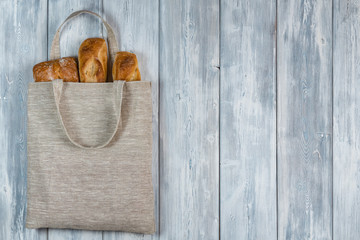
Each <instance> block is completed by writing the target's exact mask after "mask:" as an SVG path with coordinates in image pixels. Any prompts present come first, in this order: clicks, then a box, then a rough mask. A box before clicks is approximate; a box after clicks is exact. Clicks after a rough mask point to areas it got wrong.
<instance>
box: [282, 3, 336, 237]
mask: <svg viewBox="0 0 360 240" xmlns="http://www.w3.org/2000/svg"><path fill="white" fill-rule="evenodd" d="M277 7H278V9H277V12H278V16H277V20H278V21H277V22H278V33H277V37H278V38H277V76H278V77H277V155H278V159H277V165H278V173H277V179H278V238H279V239H331V238H332V24H331V22H332V4H331V1H330V2H329V1H325V0H320V1H307V0H301V1H298V0H289V1H285V0H279V1H278V3H277Z"/></svg>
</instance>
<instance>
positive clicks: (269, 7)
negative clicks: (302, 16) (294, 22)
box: [220, 0, 277, 240]
mask: <svg viewBox="0 0 360 240" xmlns="http://www.w3.org/2000/svg"><path fill="white" fill-rule="evenodd" d="M221 3H222V4H221V14H220V16H221V21H220V22H221V25H220V29H221V33H220V34H221V36H220V37H221V58H220V59H221V61H220V62H221V78H220V79H221V84H220V85H221V91H220V161H221V164H220V166H221V168H220V192H221V197H220V201H221V209H220V212H221V215H220V222H221V228H220V232H221V239H268V240H271V239H276V237H277V236H276V234H277V231H276V226H277V225H276V224H277V222H276V220H277V219H276V62H275V60H276V55H275V54H276V25H275V21H276V1H274V0H252V1H248V0H241V1H221Z"/></svg>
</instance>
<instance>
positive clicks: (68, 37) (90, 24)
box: [47, 0, 103, 240]
mask: <svg viewBox="0 0 360 240" xmlns="http://www.w3.org/2000/svg"><path fill="white" fill-rule="evenodd" d="M101 6H102V2H101V0H96V1H86V2H85V1H81V0H65V1H56V0H49V18H48V45H47V46H48V55H50V47H51V42H52V39H53V37H54V35H55V32H56V30H57V28H58V27H59V26H60V24H61V23H62V22H63V21H64V20H65V18H66V17H67V16H69V15H70V14H71V13H72V12H75V11H78V10H84V9H86V10H90V11H93V12H96V13H99V14H101V13H102V7H101ZM102 28H103V27H102V25H101V23H100V21H99V20H98V19H97V18H96V17H94V16H90V15H81V16H78V17H76V18H75V19H73V20H72V21H71V22H69V23H68V24H66V25H65V26H64V30H63V31H62V33H61V36H60V50H61V56H62V57H65V56H75V57H77V55H78V49H79V46H80V44H81V42H82V41H83V40H85V39H86V38H89V37H102ZM60 239H64V240H67V239H73V240H75V239H76V240H77V239H83V240H99V239H102V232H101V231H83V230H62V229H49V240H60Z"/></svg>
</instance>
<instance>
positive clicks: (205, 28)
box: [159, 0, 219, 240]
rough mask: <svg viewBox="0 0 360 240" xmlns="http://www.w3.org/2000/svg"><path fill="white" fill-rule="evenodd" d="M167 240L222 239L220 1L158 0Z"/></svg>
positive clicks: (162, 200)
mask: <svg viewBox="0 0 360 240" xmlns="http://www.w3.org/2000/svg"><path fill="white" fill-rule="evenodd" d="M159 50H160V105H159V106H160V214H161V216H160V232H161V239H199V240H200V239H207V240H210V239H219V1H215V0H210V1H209V0H199V1H192V0H184V1H160V49H159Z"/></svg>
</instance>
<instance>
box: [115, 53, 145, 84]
mask: <svg viewBox="0 0 360 240" xmlns="http://www.w3.org/2000/svg"><path fill="white" fill-rule="evenodd" d="M112 76H113V79H114V80H126V81H140V80H141V75H140V71H139V66H138V61H137V58H136V55H135V54H133V53H130V52H118V53H116V56H115V61H114V65H113V68H112Z"/></svg>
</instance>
